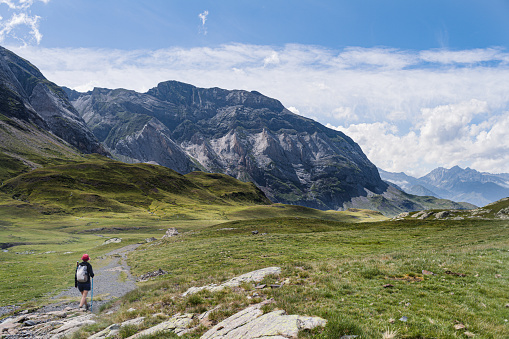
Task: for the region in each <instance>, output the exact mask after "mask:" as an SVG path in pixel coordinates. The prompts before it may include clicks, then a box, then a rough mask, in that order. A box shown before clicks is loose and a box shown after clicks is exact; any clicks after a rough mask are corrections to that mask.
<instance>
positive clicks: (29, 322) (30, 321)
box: [23, 320, 39, 326]
mask: <svg viewBox="0 0 509 339" xmlns="http://www.w3.org/2000/svg"><path fill="white" fill-rule="evenodd" d="M38 323H39V322H37V321H34V320H27V321H25V322H24V323H23V325H25V326H35V325H37V324H38Z"/></svg>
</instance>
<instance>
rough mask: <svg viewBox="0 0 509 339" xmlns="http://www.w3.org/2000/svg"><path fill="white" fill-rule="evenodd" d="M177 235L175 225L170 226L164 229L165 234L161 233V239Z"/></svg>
mask: <svg viewBox="0 0 509 339" xmlns="http://www.w3.org/2000/svg"><path fill="white" fill-rule="evenodd" d="M177 235H179V232H178V231H177V229H176V228H175V227H171V228H168V230H167V231H166V234H165V235H163V237H162V238H161V239H164V238H171V237H175V236H177Z"/></svg>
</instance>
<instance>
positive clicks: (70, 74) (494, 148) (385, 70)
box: [0, 0, 509, 176]
mask: <svg viewBox="0 0 509 339" xmlns="http://www.w3.org/2000/svg"><path fill="white" fill-rule="evenodd" d="M0 16H1V20H0V44H2V45H3V46H5V47H7V48H10V49H11V50H13V51H14V52H15V53H18V54H19V55H21V56H23V57H25V58H27V59H28V60H30V61H31V62H32V63H34V64H35V65H36V66H38V67H39V68H40V69H41V71H42V72H43V73H44V74H45V76H46V77H47V78H48V79H50V80H51V81H54V82H56V83H57V84H59V85H64V86H68V87H72V88H75V89H77V90H82V91H86V90H90V89H92V88H93V87H96V86H97V87H108V88H117V87H123V88H128V89H133V90H137V91H146V90H148V89H149V88H151V87H154V86H156V85H157V83H158V82H160V81H165V80H179V81H183V82H188V83H191V84H194V85H196V86H200V87H216V86H217V87H222V88H227V89H246V90H257V91H260V92H262V93H263V94H265V95H268V96H270V97H274V98H277V99H279V100H281V101H282V103H283V104H284V105H285V106H286V107H287V108H289V109H290V110H292V111H294V112H296V113H298V114H301V115H304V116H307V117H310V118H313V119H315V120H317V121H319V122H321V123H323V124H324V125H328V126H329V127H331V128H335V129H338V130H341V131H343V132H345V133H346V134H348V135H349V136H351V137H352V138H353V139H354V140H355V141H357V142H358V143H359V144H360V145H361V147H362V148H363V150H364V152H365V153H366V154H367V155H368V157H369V158H370V159H371V160H372V161H373V162H374V163H375V164H376V165H378V166H380V167H381V168H383V169H385V170H389V171H398V172H399V171H405V172H407V173H409V174H413V175H416V176H419V175H424V174H426V173H427V172H429V171H430V170H432V169H434V168H435V167H438V166H443V167H448V168H449V167H452V166H454V165H459V166H462V167H467V166H469V167H472V168H475V169H477V170H480V171H489V172H509V138H506V137H505V133H506V131H507V130H509V96H508V95H507V93H508V92H509V52H508V50H509V34H508V33H509V20H507V18H509V2H508V1H505V0H499V1H491V0H487V1H468V0H467V1H465V0H462V1H445V0H442V1H429V0H428V1H410V0H401V1H380V0H370V1H368V0H365V1H363V0H357V1H343V0H328V1H325V0H322V1H316V0H315V1H282V0H279V1H278V0H272V1H241V0H237V1H233V0H228V1H220V0H214V1H199V0H196V1H190V0H181V1H172V0H145V1H134V0H107V1H96V0H87V1H85V0H0Z"/></svg>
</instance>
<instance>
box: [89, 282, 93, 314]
mask: <svg viewBox="0 0 509 339" xmlns="http://www.w3.org/2000/svg"><path fill="white" fill-rule="evenodd" d="M91 279H92V288H91V289H92V291H91V292H92V293H91V295H90V312H92V307H93V306H94V278H91Z"/></svg>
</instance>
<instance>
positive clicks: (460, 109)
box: [329, 100, 509, 176]
mask: <svg viewBox="0 0 509 339" xmlns="http://www.w3.org/2000/svg"><path fill="white" fill-rule="evenodd" d="M488 110H489V107H488V105H487V103H486V102H482V101H478V100H470V101H468V102H462V103H459V104H451V105H443V106H437V107H434V108H423V109H422V110H421V115H420V118H419V120H420V121H421V122H420V123H418V124H417V125H416V126H415V130H412V131H410V132H408V133H406V134H399V133H398V129H397V127H396V126H395V125H393V124H390V123H388V122H376V123H371V124H365V123H362V124H356V125H350V126H349V127H342V126H338V127H334V126H332V125H329V127H331V128H334V129H337V130H340V131H342V132H344V133H345V134H347V135H349V136H350V137H352V138H353V139H354V140H355V141H357V142H358V143H359V144H360V145H361V147H362V148H363V150H364V151H365V152H366V155H367V156H368V158H370V160H372V161H373V162H374V163H375V164H376V165H378V166H379V167H381V168H383V169H385V170H388V171H394V172H399V171H402V170H403V171H405V172H406V173H407V174H411V175H416V176H421V175H424V174H426V173H428V172H429V171H431V170H432V169H434V168H436V167H437V165H439V166H444V167H448V168H449V167H452V166H455V165H461V166H464V167H466V166H470V167H473V168H475V169H477V170H479V171H487V172H492V173H500V172H508V170H509V168H508V167H507V166H508V164H509V138H507V137H506V132H504V131H507V128H509V112H502V113H501V114H497V115H493V114H492V115H491V116H490V117H489V118H488V119H487V120H482V121H480V123H475V122H474V121H475V120H476V118H479V117H480V116H481V117H482V116H483V115H486V114H487V113H486V112H487V111H488Z"/></svg>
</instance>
